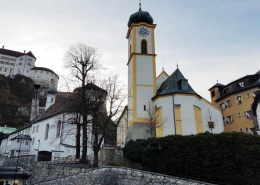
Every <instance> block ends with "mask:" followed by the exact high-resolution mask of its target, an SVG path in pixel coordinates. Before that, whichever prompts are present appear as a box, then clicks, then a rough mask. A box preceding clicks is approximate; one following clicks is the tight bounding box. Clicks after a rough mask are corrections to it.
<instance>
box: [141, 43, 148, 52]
mask: <svg viewBox="0 0 260 185" xmlns="http://www.w3.org/2000/svg"><path fill="white" fill-rule="evenodd" d="M141 48H142V50H141V53H143V54H147V42H146V40H142V43H141Z"/></svg>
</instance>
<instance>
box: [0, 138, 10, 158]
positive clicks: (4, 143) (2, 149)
mask: <svg viewBox="0 0 260 185" xmlns="http://www.w3.org/2000/svg"><path fill="white" fill-rule="evenodd" d="M7 143H8V138H6V139H2V141H1V146H0V155H3V154H4V153H6V152H7Z"/></svg>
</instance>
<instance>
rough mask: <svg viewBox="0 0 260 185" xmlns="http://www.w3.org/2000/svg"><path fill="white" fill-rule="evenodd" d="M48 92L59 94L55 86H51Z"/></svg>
mask: <svg viewBox="0 0 260 185" xmlns="http://www.w3.org/2000/svg"><path fill="white" fill-rule="evenodd" d="M47 93H49V94H57V90H56V89H55V87H50V88H49V89H48V90H47Z"/></svg>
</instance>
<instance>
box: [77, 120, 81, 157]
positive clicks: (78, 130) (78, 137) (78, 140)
mask: <svg viewBox="0 0 260 185" xmlns="http://www.w3.org/2000/svg"><path fill="white" fill-rule="evenodd" d="M80 129H81V126H80V123H78V124H77V135H76V159H79V158H80Z"/></svg>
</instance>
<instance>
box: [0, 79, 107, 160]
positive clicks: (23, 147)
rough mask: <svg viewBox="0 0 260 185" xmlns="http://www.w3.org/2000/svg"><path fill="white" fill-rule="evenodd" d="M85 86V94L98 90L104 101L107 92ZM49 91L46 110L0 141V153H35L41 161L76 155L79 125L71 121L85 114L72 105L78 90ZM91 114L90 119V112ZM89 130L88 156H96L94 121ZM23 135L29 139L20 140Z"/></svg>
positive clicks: (9, 154)
mask: <svg viewBox="0 0 260 185" xmlns="http://www.w3.org/2000/svg"><path fill="white" fill-rule="evenodd" d="M85 88H86V95H91V94H93V93H98V92H99V93H102V95H103V96H104V101H105V100H106V98H105V96H106V94H107V92H106V91H105V90H103V89H101V88H99V87H98V86H96V85H95V84H92V83H89V84H87V85H86V87H85ZM47 92H48V95H47V100H46V106H45V111H44V112H43V113H42V114H40V115H39V116H37V117H36V118H35V119H33V120H32V121H31V122H30V123H28V124H25V125H24V126H23V127H20V128H18V129H17V130H16V131H14V132H11V133H10V134H8V136H6V137H5V138H3V139H2V140H1V143H0V155H2V156H8V157H12V156H18V155H20V156H21V155H35V156H39V157H40V160H56V159H57V160H58V159H60V158H75V154H76V133H77V126H76V124H71V120H74V119H75V117H76V116H77V120H79V121H81V122H82V116H81V115H79V114H78V113H77V112H75V107H73V106H75V105H74V104H73V103H72V102H73V101H72V100H73V98H75V97H77V96H75V94H74V93H77V91H75V92H74V93H68V92H58V93H57V92H56V91H54V88H49V89H48V91H47ZM102 105H103V107H102V106H100V107H99V108H100V111H102V112H105V113H106V107H105V106H106V104H105V103H104V104H102ZM36 109H37V107H36ZM88 117H89V119H91V115H89V116H88ZM87 130H88V134H87V136H88V140H87V141H88V146H87V155H88V156H89V157H93V156H94V152H93V139H94V137H93V136H92V133H93V129H92V124H91V123H89V124H88V128H87ZM81 137H82V133H81ZM20 138H26V140H21V139H20ZM105 139H106V138H105ZM81 143H82V138H81ZM103 145H104V141H103V143H102V146H103ZM19 151H21V152H19ZM81 151H82V146H81ZM39 157H38V158H39ZM46 157H47V158H46Z"/></svg>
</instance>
